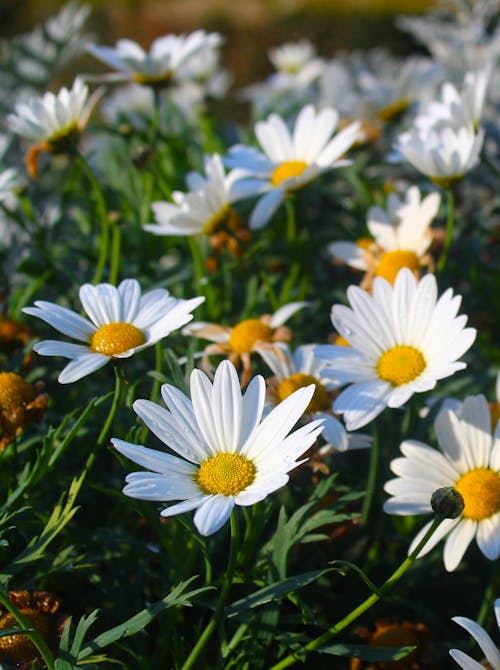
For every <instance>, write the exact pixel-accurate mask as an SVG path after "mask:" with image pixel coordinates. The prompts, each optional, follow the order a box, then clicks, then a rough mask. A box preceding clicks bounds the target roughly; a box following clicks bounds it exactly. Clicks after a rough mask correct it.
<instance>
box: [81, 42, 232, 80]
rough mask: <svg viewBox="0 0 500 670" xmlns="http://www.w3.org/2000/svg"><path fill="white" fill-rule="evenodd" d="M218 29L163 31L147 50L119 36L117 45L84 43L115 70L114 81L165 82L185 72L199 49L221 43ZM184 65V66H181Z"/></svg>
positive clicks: (92, 52) (213, 46) (91, 51)
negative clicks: (216, 30)
mask: <svg viewBox="0 0 500 670" xmlns="http://www.w3.org/2000/svg"><path fill="white" fill-rule="evenodd" d="M221 41H222V38H221V36H220V35H219V34H218V33H206V32H205V31H204V30H195V31H194V32H192V33H190V34H189V35H164V36H163V37H158V38H157V39H156V40H154V41H153V43H152V44H151V49H150V50H149V53H146V52H145V51H144V49H143V48H142V47H141V46H139V44H137V42H133V41H132V40H128V39H122V40H118V42H117V43H116V46H115V47H114V48H112V47H102V46H97V45H95V44H89V45H87V51H88V52H89V53H91V54H92V55H93V56H95V57H96V58H98V59H99V60H101V61H103V62H104V63H106V65H109V66H110V67H112V68H114V69H115V70H117V71H118V73H119V74H118V76H116V77H114V79H115V80H117V81H125V80H132V81H135V82H136V83H137V84H142V85H144V86H162V87H163V86H167V85H169V84H170V83H172V81H173V80H177V78H178V77H179V73H181V74H182V73H184V76H185V74H186V72H187V68H188V67H189V60H190V59H191V58H192V57H194V56H195V55H197V54H198V52H200V51H202V50H205V49H207V48H210V49H213V48H216V47H218V46H219V45H220V44H221ZM183 68H184V69H183Z"/></svg>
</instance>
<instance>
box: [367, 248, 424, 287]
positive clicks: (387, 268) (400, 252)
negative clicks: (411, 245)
mask: <svg viewBox="0 0 500 670" xmlns="http://www.w3.org/2000/svg"><path fill="white" fill-rule="evenodd" d="M401 268H408V269H409V270H411V271H412V272H414V273H417V272H418V271H419V270H420V263H419V260H418V256H417V254H416V253H415V252H414V251H405V250H404V249H397V250H396V251H388V252H387V253H386V254H384V255H383V256H382V258H381V259H380V260H379V262H378V265H377V269H376V270H375V274H376V275H377V277H384V279H387V281H388V282H390V283H391V284H394V281H395V279H396V277H397V276H398V272H399V271H400V270H401Z"/></svg>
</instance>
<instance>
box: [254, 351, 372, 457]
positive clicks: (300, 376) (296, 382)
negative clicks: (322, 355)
mask: <svg viewBox="0 0 500 670" xmlns="http://www.w3.org/2000/svg"><path fill="white" fill-rule="evenodd" d="M315 349H316V345H315V344H304V345H302V346H300V347H297V349H296V350H295V352H294V353H293V354H292V352H291V351H290V349H289V347H288V345H287V344H284V343H280V342H277V343H276V344H272V345H267V346H263V345H262V346H258V347H257V349H256V351H257V353H258V354H259V355H260V356H261V357H262V358H263V359H264V361H265V363H266V364H267V365H268V366H269V368H270V369H271V370H272V371H273V373H274V377H272V378H271V379H268V380H267V398H268V403H269V405H270V406H271V407H274V406H276V405H277V404H279V403H280V402H282V401H283V400H285V398H288V396H289V395H291V394H292V393H293V392H294V391H296V390H297V389H299V388H303V387H305V386H309V385H311V384H314V395H313V397H312V398H311V401H310V403H309V405H308V406H307V408H306V414H308V415H310V416H311V418H315V419H322V420H323V421H324V424H323V433H322V437H323V438H324V439H325V440H326V442H327V444H326V445H324V446H323V447H321V449H320V452H319V453H320V455H322V456H324V455H325V454H328V453H331V452H332V451H335V452H337V451H347V450H348V449H364V448H366V447H369V446H370V444H371V437H370V436H369V435H362V434H353V433H348V432H347V431H346V429H345V428H344V425H343V424H342V423H341V422H340V421H339V420H338V419H337V418H335V416H334V414H333V411H332V405H333V401H334V399H335V397H336V395H337V393H336V390H337V388H338V384H337V383H336V382H335V381H334V380H332V379H331V378H328V377H325V376H323V374H322V371H323V369H324V368H325V366H326V365H327V363H326V362H325V361H322V360H318V359H317V358H316V357H315V355H314V351H315Z"/></svg>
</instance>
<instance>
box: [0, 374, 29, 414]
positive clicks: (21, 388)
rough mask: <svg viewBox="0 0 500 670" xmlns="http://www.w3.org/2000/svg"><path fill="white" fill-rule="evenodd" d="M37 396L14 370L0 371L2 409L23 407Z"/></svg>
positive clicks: (0, 402) (0, 407)
mask: <svg viewBox="0 0 500 670" xmlns="http://www.w3.org/2000/svg"><path fill="white" fill-rule="evenodd" d="M34 398H35V391H34V390H33V387H32V386H31V384H28V382H27V381H25V380H24V379H23V378H22V377H20V376H19V375H16V374H15V373H14V372H1V373H0V410H1V411H9V410H12V409H15V408H16V407H22V406H23V405H26V404H28V403H30V402H31V401H32V400H34Z"/></svg>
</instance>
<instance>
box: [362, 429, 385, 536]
mask: <svg viewBox="0 0 500 670" xmlns="http://www.w3.org/2000/svg"><path fill="white" fill-rule="evenodd" d="M379 445H380V441H379V439H378V434H377V432H376V429H375V427H374V428H373V444H372V446H371V451H370V469H369V471H368V481H367V482H366V495H365V499H364V501H363V508H362V510H361V526H363V527H365V526H366V524H367V523H368V519H369V517H370V512H371V509H372V504H373V499H374V497H375V488H376V485H377V476H378V466H379V458H380V446H379Z"/></svg>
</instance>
